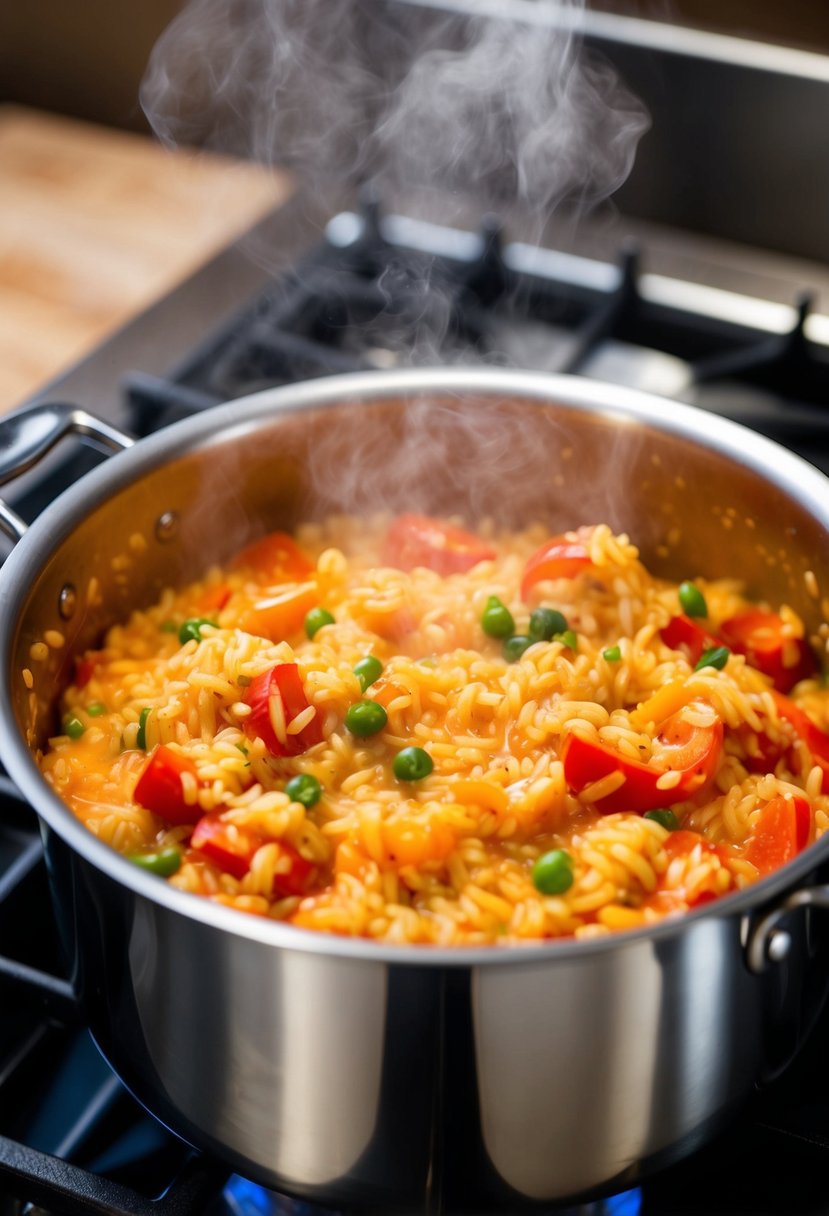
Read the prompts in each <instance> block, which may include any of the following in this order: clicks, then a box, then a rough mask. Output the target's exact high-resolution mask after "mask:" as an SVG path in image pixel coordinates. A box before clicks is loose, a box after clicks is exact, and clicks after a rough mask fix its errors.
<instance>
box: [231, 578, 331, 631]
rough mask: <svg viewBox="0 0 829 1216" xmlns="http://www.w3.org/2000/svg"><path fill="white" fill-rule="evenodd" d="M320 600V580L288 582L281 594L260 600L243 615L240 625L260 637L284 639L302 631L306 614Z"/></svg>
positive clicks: (240, 618)
mask: <svg viewBox="0 0 829 1216" xmlns="http://www.w3.org/2000/svg"><path fill="white" fill-rule="evenodd" d="M318 603H319V591H318V589H317V585H316V583H298V584H290V585H288V586H286V588H285V590H284V591H280V592H279V593H278V594H277V595H270V596H268V598H267V599H261V600H256V601H255V602H254V603H253V604H251V606H250V607H249V608H248V609H247V611H246V612H243V613H242V614H241V615H240V617H239V628H240V629H244V631H245V633H253V634H255V635H256V637H258V638H268V639H269V640H270V641H271V642H282V641H284V640H285V639H286V638H289V637H291V635H292V634H295V633H299V631H300V629H302V626H303V625H304V623H305V617H306V615H307V613H309V612H310V611H311V609H312V608H316V606H317V604H318Z"/></svg>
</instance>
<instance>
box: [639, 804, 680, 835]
mask: <svg viewBox="0 0 829 1216" xmlns="http://www.w3.org/2000/svg"><path fill="white" fill-rule="evenodd" d="M642 818H643V819H652V820H653V822H654V823H658V824H659V826H660V827H663V828H665V830H666V831H667V832H675V831H676V830H677V828H678V827H679V820H678V819H677V817H676V815H675V814H674V813H673V811H671V810H663V809H662V808H660V809H659V810H656V811H645V814H644V815H643V816H642Z"/></svg>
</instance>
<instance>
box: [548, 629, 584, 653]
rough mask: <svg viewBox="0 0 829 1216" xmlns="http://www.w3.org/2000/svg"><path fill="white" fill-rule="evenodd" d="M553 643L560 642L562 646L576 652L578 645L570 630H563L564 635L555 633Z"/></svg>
mask: <svg viewBox="0 0 829 1216" xmlns="http://www.w3.org/2000/svg"><path fill="white" fill-rule="evenodd" d="M553 641H554V642H561V644H562V646H566V647H568V649H569V650H576V649H577V648H578V644H579V640H578V638H577V637H576V635H575V633H574V632H573V630H572V629H565V630H564V633H557V634H556V635H555V637H554V638H553Z"/></svg>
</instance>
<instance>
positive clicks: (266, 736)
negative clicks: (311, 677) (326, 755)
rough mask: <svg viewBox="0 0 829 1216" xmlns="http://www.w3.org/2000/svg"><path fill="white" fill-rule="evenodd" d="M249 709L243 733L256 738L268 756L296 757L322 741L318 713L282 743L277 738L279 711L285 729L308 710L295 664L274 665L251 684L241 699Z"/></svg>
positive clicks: (307, 703)
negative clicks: (276, 721)
mask: <svg viewBox="0 0 829 1216" xmlns="http://www.w3.org/2000/svg"><path fill="white" fill-rule="evenodd" d="M244 702H245V704H246V705H249V706H250V707H251V711H252V712H251V713H250V714H249V716H248V717H247V718H246V719H245V724H244V730H245V734H246V735H248V736H249V737H250V738H252V739H253V738H257V737H258V738H260V739H262V740H263V741H264V744H265V747H266V748H267V749H268V751H269V752H270V753H271V755H272V756H298V755H300V753H302V752H306V751H307V750H308V748H309V747H314V746H315V744H317V743H321V742H322V722H321V721H320V715H319V712H317V713H315V714H314V717H313V718H312V719H311V721H310V722H309V723H308V725H307V726H305V727H303V728H302V730H301V731H299V732H298V733H297V734H286V735H285V738H284V741H283V740H282V739H280V738H279V737H278V736H277V733H276V730H275V729H274V724H273V723H274V719H275V718H276V719H279V717H280V712H281V716H282V718H284V721H285V725H286V727H287V726H289V725H290V724H291V722H293V720H294V718H296V717H298V716H299V714H301V713H302V712H303V710H306V709H307V708H308V705H309V702H308V698H307V697H306V695H305V688H304V686H303V683H302V679H301V678H300V674H299V668H298V667H297V665H296V663H278V664H277V665H276V667H271V668H270V669H269V670H268V671H263V672H262V674H261V675H259V676H257V677H256V678H255V679H254V680H252V681H251V683H250V686H249V687H248V688H247V690H246V692H245V696H244Z"/></svg>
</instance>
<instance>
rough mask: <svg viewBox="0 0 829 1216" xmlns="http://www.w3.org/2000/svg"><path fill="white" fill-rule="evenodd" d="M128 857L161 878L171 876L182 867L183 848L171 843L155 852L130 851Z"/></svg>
mask: <svg viewBox="0 0 829 1216" xmlns="http://www.w3.org/2000/svg"><path fill="white" fill-rule="evenodd" d="M127 859H128V860H129V861H131V862H132V863H133V864H134V865H136V866H140V867H141V869H142V870H149V871H150V873H151V874H157V875H158V877H159V878H169V877H170V876H171V875H172V874H176V873H177V872H178V871H179V870H180V869H181V849H177V848H175V846H174V845H171V846H170V847H169V848H167V849H158V850H157V851H156V852H153V853H128V854H127Z"/></svg>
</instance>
